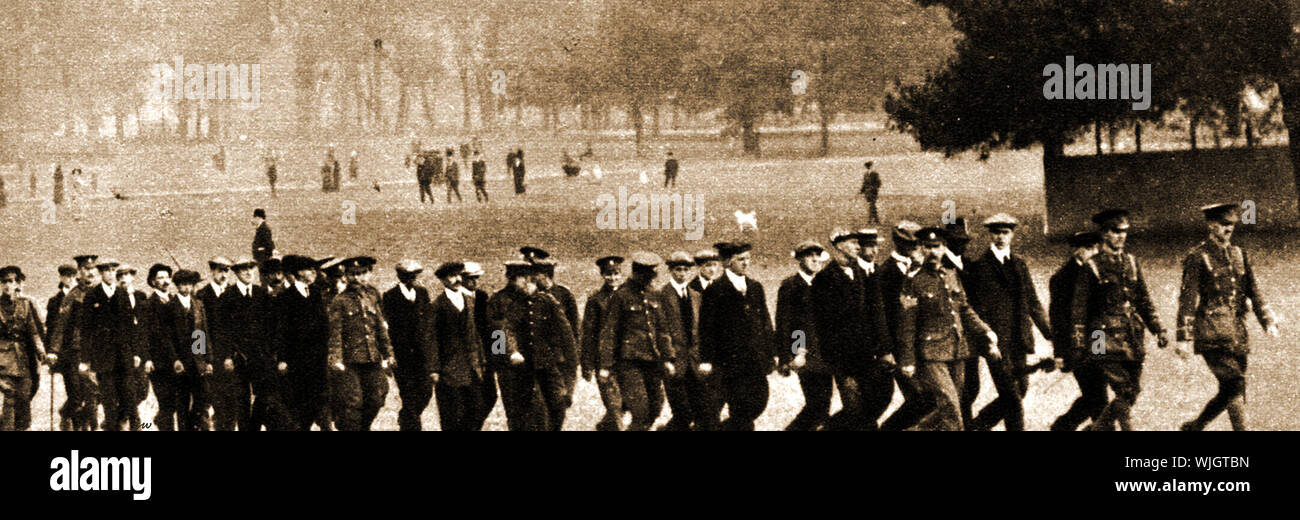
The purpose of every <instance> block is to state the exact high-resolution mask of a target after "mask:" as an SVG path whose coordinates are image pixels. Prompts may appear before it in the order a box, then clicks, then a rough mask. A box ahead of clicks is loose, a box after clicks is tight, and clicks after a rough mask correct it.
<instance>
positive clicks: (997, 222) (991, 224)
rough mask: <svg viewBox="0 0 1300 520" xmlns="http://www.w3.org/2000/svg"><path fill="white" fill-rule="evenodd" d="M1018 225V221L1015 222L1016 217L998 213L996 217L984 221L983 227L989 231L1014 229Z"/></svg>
mask: <svg viewBox="0 0 1300 520" xmlns="http://www.w3.org/2000/svg"><path fill="white" fill-rule="evenodd" d="M1018 225H1020V221H1019V220H1016V217H1013V216H1011V215H1008V214H1006V213H998V214H997V215H993V216H991V217H989V218H986V219H984V227H986V228H988V229H989V230H990V231H992V230H996V229H1004V228H1005V229H1015V228H1016V226H1018Z"/></svg>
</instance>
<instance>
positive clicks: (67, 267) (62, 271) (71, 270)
mask: <svg viewBox="0 0 1300 520" xmlns="http://www.w3.org/2000/svg"><path fill="white" fill-rule="evenodd" d="M76 275H77V266H75V265H71V264H63V265H60V266H59V276H76Z"/></svg>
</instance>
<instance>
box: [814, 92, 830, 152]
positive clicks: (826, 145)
mask: <svg viewBox="0 0 1300 520" xmlns="http://www.w3.org/2000/svg"><path fill="white" fill-rule="evenodd" d="M819 92H820V90H819ZM817 118H818V119H820V120H821V128H822V141H821V149H820V150H819V151H818V152H817V156H818V157H826V156H828V155H830V154H831V111H830V110H829V109H827V108H826V103H825V102H824V100H821V99H819V100H817Z"/></svg>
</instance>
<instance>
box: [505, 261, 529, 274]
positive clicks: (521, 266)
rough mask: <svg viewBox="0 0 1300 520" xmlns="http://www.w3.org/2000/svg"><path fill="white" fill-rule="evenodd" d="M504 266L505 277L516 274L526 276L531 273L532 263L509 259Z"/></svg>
mask: <svg viewBox="0 0 1300 520" xmlns="http://www.w3.org/2000/svg"><path fill="white" fill-rule="evenodd" d="M505 266H506V278H514V277H516V276H528V275H531V274H533V264H530V263H528V262H524V261H522V260H511V261H509V262H506V263H505Z"/></svg>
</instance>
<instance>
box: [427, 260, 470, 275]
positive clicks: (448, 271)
mask: <svg viewBox="0 0 1300 520" xmlns="http://www.w3.org/2000/svg"><path fill="white" fill-rule="evenodd" d="M463 272H465V264H462V263H460V262H443V264H442V265H440V266H438V268H437V269H435V270H434V271H433V275H434V276H437V277H438V278H446V277H448V276H455V275H458V274H461V273H463Z"/></svg>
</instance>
